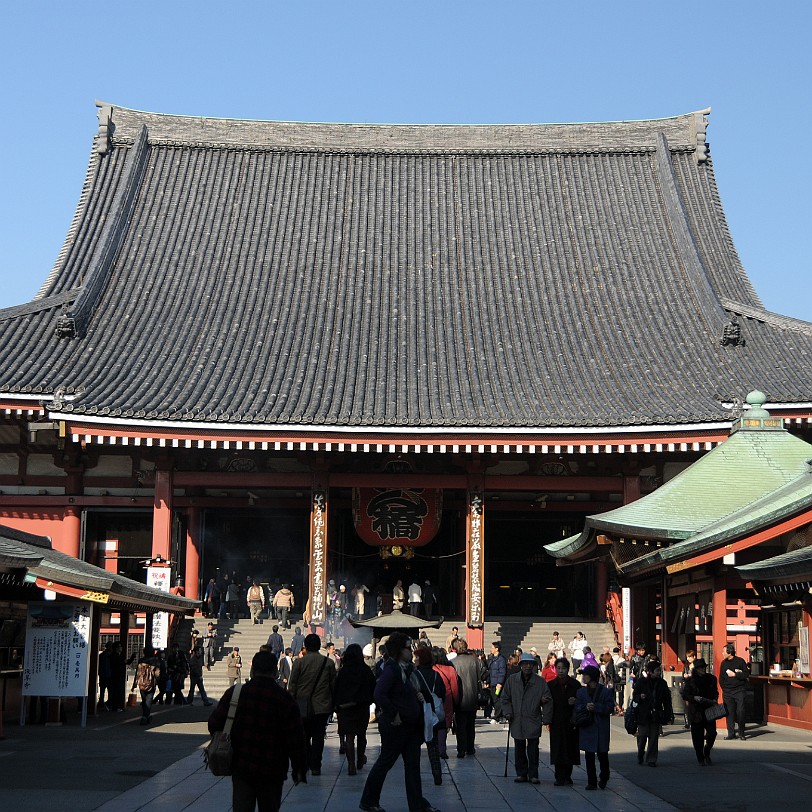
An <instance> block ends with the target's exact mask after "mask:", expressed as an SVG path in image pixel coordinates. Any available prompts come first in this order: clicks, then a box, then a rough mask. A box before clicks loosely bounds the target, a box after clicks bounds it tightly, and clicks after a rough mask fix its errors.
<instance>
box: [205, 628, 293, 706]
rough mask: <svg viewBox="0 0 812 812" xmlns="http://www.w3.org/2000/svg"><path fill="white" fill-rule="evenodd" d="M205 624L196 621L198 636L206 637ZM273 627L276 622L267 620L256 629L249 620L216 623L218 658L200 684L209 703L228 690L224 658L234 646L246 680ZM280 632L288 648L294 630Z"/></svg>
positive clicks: (281, 630)
mask: <svg viewBox="0 0 812 812" xmlns="http://www.w3.org/2000/svg"><path fill="white" fill-rule="evenodd" d="M297 622H300V621H297ZM207 623H208V620H206V619H205V618H203V617H195V624H194V625H195V628H196V629H197V630H198V631H199V632H200V633H201V634H204V633H205V631H206V624H207ZM291 623H293V621H291ZM274 624H275V621H271V620H267V619H266V620H265V622H264V623H262V624H261V625H257V626H255V625H254V623H253V622H252V621H251V620H250V618H241V619H240V620H236V621H231V620H218V621H217V622H216V623H215V626H216V628H217V638H218V641H219V651H218V656H217V660H216V662H215V664H214V665H213V666H212V669H211V671H205V670H204V671H203V684H204V685H205V686H206V693H207V694H208V695H209V697H210V698H211V699H213V700H215V701H216V700H218V699H219V698H220V697H221V696H222V695H223V694H224V693H225V691H226V689H227V688H228V674H227V673H226V657H227V656H228V655H229V654H230V653H231V649H232V648H234V647H235V646H238V647H239V649H240V654H241V655H242V661H243V672H242V673H243V678H247V677H248V672H249V670H250V668H251V658H252V657H253V656H254V654H256V653H257V651H259V647H260V646H261V645H263V644H264V643H267V642H268V637H269V636H270V634H271V632H272V631H273V627H274ZM295 625H296V624H295V623H294V626H295ZM279 632H280V634H281V635H282V638H283V639H284V641H285V645H286V646H288V645H290V641H291V638H292V637H293V629H292V628H291V629H288V630H287V631H286V630H285V629H282V628H280V630H279Z"/></svg>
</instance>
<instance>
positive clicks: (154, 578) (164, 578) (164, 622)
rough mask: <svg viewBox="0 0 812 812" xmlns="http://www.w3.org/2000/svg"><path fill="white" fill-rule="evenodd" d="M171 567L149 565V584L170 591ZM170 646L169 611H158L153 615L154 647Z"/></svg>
mask: <svg viewBox="0 0 812 812" xmlns="http://www.w3.org/2000/svg"><path fill="white" fill-rule="evenodd" d="M171 576H172V570H171V568H170V567H147V586H151V587H155V589H160V590H161V592H169V581H170V580H171ZM168 646H169V612H156V613H155V614H154V615H153V616H152V647H153V648H154V649H165V648H167V647H168Z"/></svg>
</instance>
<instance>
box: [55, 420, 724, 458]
mask: <svg viewBox="0 0 812 812" xmlns="http://www.w3.org/2000/svg"><path fill="white" fill-rule="evenodd" d="M65 426H66V428H65V432H64V433H65V434H66V435H67V436H70V437H71V438H72V439H73V440H74V441H75V442H79V443H82V444H87V443H92V444H98V445H122V446H148V447H150V446H152V447H159V448H193V449H194V448H200V449H231V450H246V451H254V450H262V451H325V452H339V453H340V452H344V451H349V452H353V453H355V452H372V453H410V452H427V453H441V454H444V453H454V454H460V453H465V454H471V453H530V454H534V453H542V454H597V453H613V452H614V453H648V452H663V451H682V452H690V451H694V452H703V451H709V450H710V449H711V448H713V447H714V446H716V445H718V444H719V443H721V442H723V441H724V440H726V439H727V437H728V436H729V435H728V432H727V431H726V430H708V431H696V430H686V431H684V432H661V433H658V432H650V433H640V434H637V433H631V432H625V433H619V434H611V433H607V432H600V431H596V432H595V434H594V435H585V434H578V435H574V434H560V435H555V434H545V435H538V434H510V435H505V434H499V435H496V434H487V433H483V434H481V435H471V434H454V433H451V432H420V433H419V434H405V433H404V434H397V433H393V434H381V433H376V432H374V431H370V432H357V433H352V434H344V433H337V432H333V433H331V432H328V431H323V432H309V433H303V432H300V433H296V434H293V433H284V434H282V433H278V432H269V431H266V432H245V431H240V430H239V429H236V428H235V429H230V430H228V431H212V430H203V429H200V430H197V429H192V428H183V429H180V428H179V429H178V430H176V431H173V430H171V429H167V428H165V427H156V428H155V429H148V428H142V427H137V428H136V427H127V426H111V425H105V424H103V423H101V424H98V423H93V424H88V423H82V422H81V421H79V420H77V421H66V423H65Z"/></svg>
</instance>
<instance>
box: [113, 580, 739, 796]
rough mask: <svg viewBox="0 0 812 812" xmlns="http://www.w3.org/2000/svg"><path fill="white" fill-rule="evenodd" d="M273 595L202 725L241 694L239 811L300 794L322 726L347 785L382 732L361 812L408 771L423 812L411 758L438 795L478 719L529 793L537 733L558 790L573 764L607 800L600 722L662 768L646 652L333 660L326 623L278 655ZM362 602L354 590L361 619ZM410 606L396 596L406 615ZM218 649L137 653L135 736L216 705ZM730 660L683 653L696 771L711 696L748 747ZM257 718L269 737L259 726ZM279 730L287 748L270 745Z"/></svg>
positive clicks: (408, 654) (391, 653) (658, 686)
mask: <svg viewBox="0 0 812 812" xmlns="http://www.w3.org/2000/svg"><path fill="white" fill-rule="evenodd" d="M253 586H259V585H258V584H256V582H252V583H251V586H249V587H247V589H246V592H245V598H244V601H245V604H246V606H247V607H248V610H249V612H250V616H252V617H253V619H254V622H261V621H262V620H263V619H264V618H262V617H259V615H260V614H261V612H257V611H256V610H255V607H251V606H250V604H251V602H252V597H253V601H254V602H258V603H259V604H260V609H265V608H266V598H267V596H263V597H257V593H256V592H253V593H252V592H251V587H253ZM331 587H333V589H334V591H333V592H331V593H330V595H331V597H330V600H331V601H333V602H335V603H336V605H338V606H339V607H341V612H342V613H343V612H347V613H350V608H349V607H350V605H351V604H350V601H352V602H353V603H352V609H353V610H355V611H358V608H359V588H358V587H354V588H353V589H352V591H351V593H350V594H349V595H348V594H347V593H346V589H345V588H344V587H343V586H338V587H336V586H335V583H334V582H331ZM396 588H397V586H396ZM410 589H411V588H410ZM284 590H287V591H288V593H289V594H290V598H289V599H288V598H287V596H285V597H284V598H283V599H281V600H280V603H283V604H284V607H283V608H285V609H286V610H287V611H286V612H280V613H279V614H275V613H271V614H269V616H270V617H274V616H275V617H277V618H278V620H279V622H278V623H276V624H274V625H273V627H272V629H271V633H270V635H269V637H268V640H267V643H266V644H265V645H263V646H261V648H260V650H259V652H257V653H256V654H254V655H253V656H252V657H251V658H250V660H248V661H247V665H248V673H247V674H244V672H243V654H241V652H240V649H239V647H236V646H235V647H232V648H231V650H230V651H229V652H228V654H227V656H226V657H225V665H226V669H227V674H228V678H229V685H230V687H229V689H228V690H227V691H226V693H225V694H224V695H223V697H222V698H221V700H220V702H219V703H218V705H217V708H216V709H215V711H214V712H213V713H212V715H211V717H210V720H209V729H210V731H211V732H212V733H214V732H215V731H217V730H221V729H223V726H224V724H225V721H226V719H227V717H228V712H229V705H230V702H231V695H232V693H233V691H234V689H235V686H236V685H238V684H242V683H245V687H244V689H243V690H242V692H241V693H240V697H239V702H238V704H237V712H236V717H235V719H234V727H233V729H232V733H231V738H232V743H233V749H234V776H233V802H234V809H235V810H240V809H253V808H254V804H255V803H259V804H260V809H278V808H279V802H280V800H279V799H281V786H282V783H283V782H284V780H285V778H286V776H287V771H288V767H289V766H290V768H291V769H292V774H293V779H294V781H295V782H296V783H299V782H306V781H307V777H308V775H310V776H319V775H320V774H321V769H322V761H323V752H324V746H325V739H326V733H327V727H328V724H329V722H330V720H333V721H335V722H336V723H337V731H338V736H339V747H340V753H341V754H342V755H344V756H345V758H346V761H347V773H348V774H349V775H357V774H358V772H360V771H362V770H363V769H364V767H365V766H366V765H367V761H368V759H367V730H368V726H369V725H370V724H371V723H373V722H377V724H378V730H379V733H380V741H381V746H380V752H379V755H378V758H377V760H376V761H375V763H374V764H373V765H372V767H371V769H370V770H369V773H368V775H367V780H366V782H365V785H364V787H363V790H362V794H361V799H360V808H361V809H362V810H366V812H381V807H380V797H381V791H382V787H383V784H384V782H385V780H386V777H387V775H388V773H389V771H390V770H391V768H392V766H393V765H394V764H395V763H396V762H397V760H398V759H401V760H402V761H403V766H404V775H405V790H406V799H407V803H408V805H409V808H410V809H424V810H427V811H428V812H431V810H433V809H434V807H433V806H432V805H431V803H430V802H429V801H427V800H426V798H425V797H424V795H423V786H422V781H421V776H420V758H421V750H422V747H423V745H424V744H425V747H426V753H427V756H428V760H429V765H430V767H431V774H432V777H433V780H434V783H435V784H437V785H439V784H442V780H443V776H442V761H443V760H446V759H448V758H449V749H450V744H451V742H453V745H455V747H454V749H455V751H456V752H455V753H453V755H454V756H455V758H456V759H464V758H468V757H471V756H474V755H475V753H476V729H477V727H476V719H477V713H478V711H479V710H482V711H483V714H484V716H485V717H486V718H487V719H488V720H489V721H490V723H491V724H495V725H496V724H503V725H504V726H505V728H506V729H507V730H508V731H509V738H510V740H511V741H512V751H513V764H514V769H515V774H516V775H515V779H514V780H515V781H516V783H530V784H538V783H540V776H539V763H540V757H541V753H540V751H541V747H540V741H541V735H542V731H543V730H545V729H546V730H547V732H548V733H549V747H550V753H549V760H550V763H551V764H552V765H553V767H554V782H553V785H554V786H556V787H563V786H567V785H571V784H572V783H573V777H572V775H573V767H574V766H576V765H580V764H581V755H582V754H583V759H584V766H585V770H586V786H585V789H587V790H595V789H603V788H605V787H606V786H607V783H608V781H609V779H610V774H611V773H610V766H609V749H610V731H611V726H610V718H611V717H612V716H613V715H620V714H625V727H626V730H627V732H629V733H632V734H633V735H635V736H636V741H637V757H638V759H637V760H638V763H639V764H641V765H648V766H651V767H656V766H657V762H658V756H659V739H660V736H661V735H662V733H663V726H664V725H666V724H672V723H673V722H674V713H673V708H672V702H671V689H670V686H669V685H668V683H667V682H666V681H665V680H664V679H663V676H662V665H661V663H660V662H659V660H658V659H657V658H656V656H653V655H650V654H649V653H648V652H647V650H646V646H645V644H644V643H642V642H641V643H638V644H637V645H636V647H635V650H634V651H633V653H630V654H629V655H628V656H624V655H623V654H622V653H621V652H620V650H619V648H617V647H616V648H614V649H613V650H610V649H609V648H608V647H607V648H604V649H603V651H602V652H601V653H600V655H597V656H596V654H595V652H594V651H593V650H592V648H591V646H590V645H589V643H588V641H587V640H586V638H585V636H584V635H583V634H582V633H581V632H578V633H577V634H576V635H575V637H574V638H573V640H572V641H570V642H569V643H565V641H564V640H562V638H561V636H560V634H559V633H558V632H555V633H554V634H553V636H552V639H551V640H550V642H549V644H548V650H547V652H546V656H545V658H544V659H543V660H542V657H541V655H540V654H539V652H538V651H537V649H535V648H531V649H530V650H529V651H527V652H524V651H522V650H521V649H520V648H517V649H515V650H513V651H512V652H510V653H509V654H507V653H503V650H502V644H501V642H500V641H494V642H493V643H492V644H491V645H490V653H489V654H488V655H486V654H485V653H484V652H473V651H471V650H469V648H468V645H467V642H466V640H465V639H463V638H462V637H460V635H459V629H458V628H457V627H454V628H453V629H452V632H451V634H450V635H449V636H448V637H447V638H446V640H445V641H444V643H445V644H444V645H443V646H434V645H432V643H431V640H430V639H429V638H428V634H427V633H426V631H422V632H421V633H420V636H419V638H418V639H417V640H415V641H412V640H411V639H410V638H408V637H406V636H405V635H403V634H400V633H395V634H392V635H390V636H389V637H388V638H384V639H383V640H382V641H379V643H378V645H377V650H376V648H374V646H373V644H368V645H366V646H364V647H362V646H360V645H358V644H357V643H350V644H349V645H345V646H344V648H343V650H341V651H339V650H337V649H336V644H335V642H334V639H333V635H331V634H330V633H329V631H330V629H329V615H328V623H327V624H325V631H326V632H327V634H325V635H324V636H320V635H318V634H315V633H313V631H314V629H313V628H311V629H310V633H309V634H306V633H303V631H302V627H304V629H305V632H307V630H308V629H307V625H306V624H304V623H303V624H302V626H296V627H295V629H294V631H293V634H292V635H290V639H289V641H288V643H287V644H286V641H285V637H286V636H287V632H288V629H289V623H288V615H289V612H290V610H291V609H292V608H293V606H294V605H295V604H294V601H293V596H292V592H291V591H290V590H289V588H288V587H287V586H285V585H281V586H280V589H279V590H278V591H277V594H278V593H280V592H283V591H284ZM366 592H368V590H367V588H366V587H363V590H362V591H361V593H360V601H361V602H360V608H361V613H363V612H364V595H365V593H366ZM393 594H395V595H396V594H397V593H393ZM423 594H424V593H423ZM409 596H410V592H409V591H404V600H405V599H406V598H408V597H409ZM275 597H276V595H274V596H272V600H271V606H273V605H274V604H275V603H276V602H275V600H274V599H275ZM421 598H422V594H421ZM408 602H409V603H410V604H411V603H417V601H412V600H409V601H408ZM212 608H214V607H212ZM218 610H219V607H218ZM283 635H284V636H283ZM335 636H336V637H337V636H338V635H335ZM374 642H375V641H373V643H374ZM116 645H118V644H115V645H112V646H108V647H107V649H106V650H105V652H104V653H103V655H102V657H106V658H107V657H109V662H108V663H106V664H105V668H104V669H103V668H102V667H101V663H100V669H99V673H100V684H101V686H102V701H103V702H104V701H105V699H104V690H105V687H106V689H107V699H106V701H107V703H108V705H109V706H110V707H117V706H118V705H119V704H121V705H122V707H123V701H122V697H120V696H118V695H117V694H116V696H114V694H115V693H116V692H115V691H114V690H113V687H112V684H113V683H112V681H109V680H108V681H107V684H106V685H105V683H103V682H102V673H103V672H104V673H105V674H108V673H109V672H110V670H111V669H113V668H119V670H120V669H121V668H122V662H123V659H122V655H121V652H120V651H117V650H116ZM119 648H120V647H119ZM218 650H219V640H218V636H217V629H216V627H215V625H214V622H213V621H209V622H208V623H207V629H206V631H205V633H204V634H203V635H199V634H198V633H197V632H196V631H195V632H194V633H193V635H192V642H191V646H190V647H189V650H188V651H185V650H181V649H180V647H179V646H178V644H177V643H173V645H172V646H171V647H170V650H169V651H168V652H165V653H163V652H155V651H151V650H149V649H147V650H145V651H144V652H143V654H142V657H141V658H140V659H139V662H138V667H137V670H136V678H135V681H134V687H136V686H137V688H138V690H139V691H140V693H141V705H142V719H141V723H142V724H148V723H149V718H150V708H151V706H152V704H153V703H164V702H165V703H170V702H172V703H175V704H191V703H192V702H193V699H194V693H195V690H197V691H198V692H199V693H200V696H201V699H202V700H203V703H204V704H205V705H211V704H213V703H212V702H211V701H210V700H209V698H208V696H207V694H206V691H205V687H204V685H203V674H204V671H205V670H206V669H210V668H211V666H212V664H213V663H214V662H215V660H216V659H217V656H218ZM725 657H726V659H725V660H724V661H723V665H722V670H721V674H720V679H719V681H718V682H717V678H716V677H715V676H714V675H713V674H711V673H709V671H708V667H707V664H706V663H705V661H704V660H703V659H701V658H698V657H697V656H696V653H695V652H693V651H689V652H687V653H686V659H685V670H684V672H683V674H682V676H683V682H684V684H683V686H682V689H681V692H682V697H683V699H684V701H685V726H686V728H690V731H691V740H692V744H693V748H694V750H695V753H696V758H697V762H698V764H699V765H700V766H710V765H712V763H713V762H712V755H711V751H712V748H713V745H714V741H715V739H716V722H715V719H713V718H712V717H710V716H709V715H708V714H707V713H706V711H708V709H711V708H715V707H717V706H718V705H719V695H720V689H721V692H722V696H723V703H724V707H725V710H726V713H727V724H728V736H727V738H729V739H734V738H741V739H744V738H746V736H745V732H744V701H743V697H744V692H745V686H746V684H747V678H748V677H749V669H748V667H747V665H746V663H745V662H744V661H743V660H742V659H741V658H740V657H738V656H736V653H735V649H734V648H733V647H732V646H729V647H728V648H727V650H726V655H725ZM120 661H121V662H120ZM123 667H126V664H125V665H124V666H123ZM245 677H247V680H246V679H245ZM187 680H188V688H187ZM268 719H273V720H274V724H265V723H264V722H263V721H262V720H268ZM280 731H284V732H285V735H284V736H280ZM451 737H453V738H451ZM266 739H269V740H268V741H265V740H266ZM270 739H273V741H270ZM283 740H284V741H283ZM260 743H261V744H260ZM280 748H281V749H280ZM266 750H267V753H266V752H265V751H266ZM280 752H283V753H284V758H283V757H282V756H280Z"/></svg>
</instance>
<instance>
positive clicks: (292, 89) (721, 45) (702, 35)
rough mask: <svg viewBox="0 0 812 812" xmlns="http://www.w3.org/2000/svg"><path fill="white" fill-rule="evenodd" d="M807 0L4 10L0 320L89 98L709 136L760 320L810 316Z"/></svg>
mask: <svg viewBox="0 0 812 812" xmlns="http://www.w3.org/2000/svg"><path fill="white" fill-rule="evenodd" d="M811 23H812V3H810V2H808V0H805V1H802V0H798V1H797V2H796V1H794V0H793V1H792V2H781V1H780V0H775V2H771V3H763V2H748V0H739V2H714V0H711V2H709V3H704V4H690V3H682V4H673V3H663V2H657V1H656V0H648V2H617V3H606V2H600V1H599V0H594V2H590V1H589V0H582V2H579V3H576V2H563V3H562V2H555V3H553V2H547V1H546V0H537V1H536V2H504V1H502V0H492V2H490V3H484V2H477V1H476V0H468V2H456V0H448V1H447V2H446V1H444V0H434V2H420V0H412V2H396V1H394V0H390V1H389V2H387V1H386V0H378V2H353V0H344V2H319V1H315V2H301V0H299V2H285V3H282V2H273V1H272V0H265V2H239V0H234V2H232V3H222V2H220V3H210V2H206V1H205V0H197V1H196V2H185V1H184V2H178V1H177V0H163V2H152V0H142V1H141V2H138V3H107V4H99V3H97V2H96V3H90V2H85V0H76V2H73V3H65V2H50V1H49V0H46V2H37V3H33V2H30V3H15V4H13V5H12V4H7V5H6V7H5V8H4V10H3V12H2V16H0V69H1V70H2V76H3V77H4V78H3V83H2V86H0V99H1V100H2V110H3V119H4V121H3V124H4V126H3V127H0V141H1V142H2V149H0V183H2V198H1V200H0V207H1V209H0V307H6V306H9V305H13V304H19V303H22V302H25V301H28V300H29V299H30V298H31V297H32V296H33V295H34V294H35V293H36V291H37V290H38V288H39V286H40V285H41V284H42V282H43V280H44V279H45V277H46V276H47V274H48V273H49V271H50V269H51V266H52V264H53V262H54V260H55V258H56V256H57V253H58V252H59V248H60V246H61V244H62V240H63V239H64V236H65V233H66V231H67V228H68V225H69V223H70V220H71V217H72V216H73V212H74V208H75V205H76V201H77V200H78V197H79V193H80V190H81V184H82V180H83V177H84V172H85V168H86V165H87V160H88V156H89V154H90V146H91V140H92V138H93V135H94V133H95V132H96V128H97V123H96V117H95V116H96V110H95V107H94V100H95V99H102V100H105V101H108V102H112V103H114V104H117V105H120V106H124V107H133V108H136V109H140V110H151V111H156V112H164V113H182V114H190V115H206V116H221V117H236V118H256V119H282V120H303V121H355V122H387V123H403V122H411V123H431V122H441V123H490V122H501V123H518V122H557V121H561V122H568V121H606V120H617V119H641V118H659V117H664V116H671V115H677V114H680V113H685V112H689V111H693V110H699V109H702V108H704V107H707V106H710V107H712V108H713V112H712V114H711V116H710V127H709V130H708V141H709V144H710V147H711V153H712V156H713V159H714V167H715V171H716V175H717V180H718V183H719V187H720V191H721V195H722V202H723V204H724V207H725V211H726V213H727V216H728V221H729V225H730V228H731V232H732V234H733V238H734V241H735V242H736V245H737V248H738V250H739V253H740V255H741V257H742V261H743V262H744V265H745V267H746V268H747V270H748V272H749V274H750V277H751V280H752V281H753V284H754V286H755V288H756V290H757V292H758V293H759V295H760V296H761V298H762V300H763V302H764V304H765V306H766V307H767V308H768V309H769V310H774V311H777V312H780V313H784V314H786V315H791V316H796V317H798V318H803V319H806V320H812V295H810V282H809V265H810V262H809V259H810V242H811V241H810V232H811V231H812V204H810V199H812V198H811V197H810V193H809V189H810V187H812V162H810V160H809V158H808V155H809V152H808V146H807V138H808V133H809V131H810V124H812V122H810V116H812V112H811V111H812V107H810V93H809V86H810V80H812V57H811V56H810V51H812V48H811V47H810V41H809V32H810V30H812V25H810V24H811Z"/></svg>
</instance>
